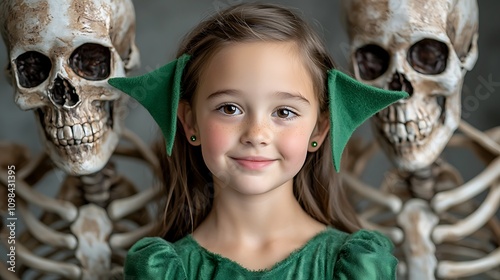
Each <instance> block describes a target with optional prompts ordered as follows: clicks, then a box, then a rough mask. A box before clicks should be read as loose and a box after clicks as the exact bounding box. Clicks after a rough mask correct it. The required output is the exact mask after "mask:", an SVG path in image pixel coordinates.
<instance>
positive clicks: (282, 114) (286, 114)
mask: <svg viewBox="0 0 500 280" xmlns="http://www.w3.org/2000/svg"><path fill="white" fill-rule="evenodd" d="M275 115H276V116H277V117H278V118H281V119H291V118H293V117H296V116H297V114H295V113H294V112H292V111H291V110H289V109H286V108H281V109H278V110H276V113H275Z"/></svg>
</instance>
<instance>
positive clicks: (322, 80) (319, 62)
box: [157, 3, 359, 242]
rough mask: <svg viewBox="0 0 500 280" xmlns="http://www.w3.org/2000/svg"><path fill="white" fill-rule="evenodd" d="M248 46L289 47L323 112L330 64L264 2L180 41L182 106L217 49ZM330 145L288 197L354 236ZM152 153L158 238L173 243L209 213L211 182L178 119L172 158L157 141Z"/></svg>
mask: <svg viewBox="0 0 500 280" xmlns="http://www.w3.org/2000/svg"><path fill="white" fill-rule="evenodd" d="M252 41H253V42H255V41H273V42H295V43H296V44H297V46H298V49H299V50H300V54H301V57H302V59H303V62H304V64H305V65H306V67H307V68H308V70H309V71H310V74H311V77H312V78H313V84H314V90H315V92H316V93H317V97H318V101H319V104H320V111H321V112H320V113H327V112H328V98H327V96H328V95H327V92H326V91H327V87H326V79H327V70H328V69H331V68H333V67H334V63H333V60H332V58H331V57H330V56H329V55H328V53H327V50H326V48H325V46H324V43H323V42H322V41H321V40H320V38H319V36H318V35H317V34H316V33H315V32H314V31H313V29H312V28H311V27H310V26H309V25H308V24H307V23H306V22H305V21H304V20H302V19H301V18H300V17H299V16H298V15H297V14H296V13H294V12H292V11H291V10H289V9H286V8H284V7H281V6H278V5H270V4H255V3H245V4H240V5H236V6H233V7H229V8H227V9H225V10H223V11H220V12H219V13H217V14H215V15H214V16H212V17H210V18H209V19H207V20H205V21H203V22H202V23H201V24H199V25H198V26H197V27H196V28H195V29H194V30H192V31H191V32H190V33H189V34H188V35H187V36H186V37H185V38H184V41H183V43H182V44H181V46H180V48H179V50H178V52H177V57H179V56H181V55H182V54H186V53H187V54H190V55H191V59H190V61H189V63H188V64H187V65H186V68H185V70H184V73H183V79H182V84H181V87H182V97H181V99H182V101H181V102H189V103H190V104H192V102H193V97H194V94H195V92H196V89H197V86H198V82H199V78H200V76H201V73H202V71H203V69H204V66H206V65H207V64H208V61H209V60H210V59H211V57H213V55H214V54H215V53H216V52H217V51H219V50H220V49H222V48H223V47H225V46H227V45H229V44H232V43H237V42H252ZM329 143H330V136H327V138H326V139H325V141H324V144H323V145H322V146H321V147H320V148H319V150H318V151H316V152H314V153H308V155H307V157H306V161H305V163H304V166H303V167H302V169H301V170H300V171H299V173H298V174H297V175H296V176H295V178H294V194H295V197H296V198H297V200H298V201H299V203H300V205H301V206H302V207H303V209H304V210H305V211H306V212H307V213H308V214H309V215H311V216H312V217H313V218H315V219H316V220H318V221H319V222H322V223H324V224H327V225H331V226H333V227H335V228H338V229H340V230H344V231H346V232H353V231H355V230H357V229H358V228H359V223H358V220H357V218H356V216H355V213H354V211H353V209H352V207H351V205H350V204H349V202H348V200H347V199H346V197H345V194H344V191H343V189H342V186H341V184H340V181H339V178H338V176H337V175H336V173H335V170H334V167H333V161H332V156H331V150H330V149H331V148H330V144H329ZM157 148H158V149H159V150H160V153H161V158H162V160H161V164H162V170H163V178H162V180H163V187H164V188H165V190H164V192H165V193H166V197H165V198H164V201H163V203H164V204H163V207H162V208H163V217H162V220H161V224H159V225H158V226H159V228H158V233H157V234H158V235H160V236H163V237H164V238H165V239H166V240H168V241H170V242H175V241H176V240H178V239H180V238H182V237H184V236H185V235H186V234H189V233H191V232H193V231H194V229H195V228H196V227H197V226H198V225H199V224H200V223H201V222H202V221H203V220H204V219H205V218H206V216H207V215H208V213H209V211H210V209H211V208H212V201H213V194H214V190H213V181H212V176H211V174H210V171H209V170H208V169H207V167H206V165H205V163H204V161H203V158H202V155H201V148H200V147H199V146H198V147H195V146H192V145H190V144H189V143H188V142H187V140H186V135H185V134H184V131H183V129H182V126H181V124H180V122H179V121H178V122H177V132H176V138H175V144H174V147H173V152H172V156H170V157H167V156H166V154H165V145H164V140H163V138H162V140H160V141H159V143H158V145H157Z"/></svg>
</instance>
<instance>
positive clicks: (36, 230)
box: [18, 201, 77, 250]
mask: <svg viewBox="0 0 500 280" xmlns="http://www.w3.org/2000/svg"><path fill="white" fill-rule="evenodd" d="M18 203H19V210H20V211H21V215H22V216H23V218H24V220H25V224H26V227H27V228H28V229H29V231H30V233H31V234H32V235H33V236H34V237H35V238H36V239H38V240H39V241H40V242H42V243H44V244H49V245H52V246H55V247H63V248H67V249H70V250H73V249H75V248H76V245H77V240H76V238H75V236H73V235H71V234H65V233H60V232H57V231H55V230H53V229H51V228H50V227H48V226H46V225H45V224H43V223H41V222H40V221H39V220H38V219H37V218H36V217H35V216H34V215H33V214H32V213H31V212H30V211H29V210H28V209H27V208H26V205H25V203H24V202H23V201H19V202H18Z"/></svg>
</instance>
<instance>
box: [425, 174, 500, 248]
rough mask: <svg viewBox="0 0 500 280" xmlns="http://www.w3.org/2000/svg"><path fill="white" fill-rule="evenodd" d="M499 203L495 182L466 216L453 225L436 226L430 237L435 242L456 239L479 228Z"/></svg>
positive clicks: (499, 194)
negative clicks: (474, 209)
mask: <svg viewBox="0 0 500 280" xmlns="http://www.w3.org/2000/svg"><path fill="white" fill-rule="evenodd" d="M499 205H500V184H496V186H495V187H493V188H492V189H491V191H490V193H489V194H488V197H486V199H485V200H484V202H483V203H482V204H481V206H480V207H479V208H478V209H477V210H476V211H475V212H474V213H473V214H471V215H469V216H468V217H467V218H465V219H463V220H461V221H460V222H458V223H456V224H454V225H439V226H436V228H435V229H434V231H433V233H432V239H433V241H434V242H435V243H436V244H440V243H442V242H444V241H457V240H460V239H462V238H464V237H466V236H469V235H470V234H471V233H473V232H475V231H476V230H478V229H479V228H481V227H482V226H483V225H484V224H486V222H487V221H488V220H489V219H490V218H491V217H492V216H493V215H495V212H496V210H497V209H498V206H499Z"/></svg>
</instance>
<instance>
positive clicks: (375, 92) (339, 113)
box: [328, 69, 408, 172]
mask: <svg viewBox="0 0 500 280" xmlns="http://www.w3.org/2000/svg"><path fill="white" fill-rule="evenodd" d="M328 97H329V99H330V100H329V101H330V137H331V141H332V143H331V145H332V157H333V163H334V165H335V170H336V171H337V172H339V171H340V159H341V158H342V152H343V151H344V148H345V146H346V145H347V141H349V138H350V137H351V135H352V133H353V132H354V130H356V128H357V127H358V126H360V125H361V124H362V123H363V122H364V121H366V120H367V119H368V118H370V117H371V116H373V115H374V114H375V113H377V112H378V111H380V110H382V109H384V108H385V107H387V106H389V105H390V104H392V103H394V102H396V101H397V100H399V99H402V98H406V97H408V93H406V92H404V91H388V90H384V89H380V88H376V87H372V86H369V85H365V84H363V83H361V82H359V81H357V80H355V79H353V78H351V77H349V76H348V75H346V74H344V73H342V72H340V71H338V70H335V69H331V70H329V71H328Z"/></svg>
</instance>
